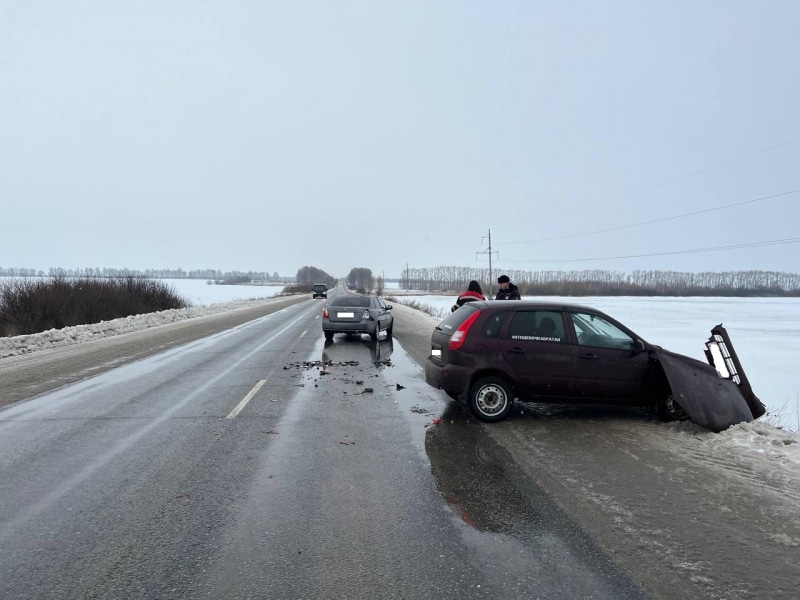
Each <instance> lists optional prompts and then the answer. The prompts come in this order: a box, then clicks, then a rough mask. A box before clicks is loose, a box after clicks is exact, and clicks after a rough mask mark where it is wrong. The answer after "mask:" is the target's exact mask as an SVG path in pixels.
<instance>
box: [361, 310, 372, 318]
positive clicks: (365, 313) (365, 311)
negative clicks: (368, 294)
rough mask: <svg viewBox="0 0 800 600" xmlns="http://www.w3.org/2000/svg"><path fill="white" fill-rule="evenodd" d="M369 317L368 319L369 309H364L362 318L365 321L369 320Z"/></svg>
mask: <svg viewBox="0 0 800 600" xmlns="http://www.w3.org/2000/svg"><path fill="white" fill-rule="evenodd" d="M369 317H370V315H369V309H368V308H367V309H365V310H364V317H363V318H365V319H369Z"/></svg>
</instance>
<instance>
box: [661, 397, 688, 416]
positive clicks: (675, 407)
mask: <svg viewBox="0 0 800 600" xmlns="http://www.w3.org/2000/svg"><path fill="white" fill-rule="evenodd" d="M664 404H666V408H667V414H668V415H669V416H670V417H671V418H673V419H675V420H678V421H680V420H682V419H685V418H686V417H687V415H686V411H685V410H683V407H682V406H681V405H680V404H678V403H677V402H675V398H674V397H673V396H672V394H670V395H669V396H668V397H667V399H666V400H665V401H664Z"/></svg>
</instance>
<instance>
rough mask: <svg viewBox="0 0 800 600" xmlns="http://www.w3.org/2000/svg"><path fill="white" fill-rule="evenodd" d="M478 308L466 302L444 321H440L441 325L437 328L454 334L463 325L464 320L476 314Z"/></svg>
mask: <svg viewBox="0 0 800 600" xmlns="http://www.w3.org/2000/svg"><path fill="white" fill-rule="evenodd" d="M476 310H478V309H477V308H473V307H472V306H470V305H469V304H465V305H464V306H462V307H461V308H459V309H458V310H457V311H455V312H451V313H450V314H449V315H448V316H447V318H446V319H445V320H444V321H442V322H441V323H439V325H437V326H436V329H440V330H441V331H444V332H445V333H450V334H452V333H453V332H454V331H455V330H456V329H458V328H459V327H460V326H461V324H462V323H463V322H464V321H466V320H467V319H469V318H470V317H471V316H472V315H473V314H475V311H476Z"/></svg>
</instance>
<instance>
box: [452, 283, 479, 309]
mask: <svg viewBox="0 0 800 600" xmlns="http://www.w3.org/2000/svg"><path fill="white" fill-rule="evenodd" d="M476 300H486V296H484V295H483V290H482V289H481V284H480V283H478V282H477V281H475V280H474V279H473V280H472V281H470V282H469V285H468V286H467V291H466V292H464V293H463V294H461V295H460V296H459V297H458V299H457V300H456V303H455V304H453V308H451V309H450V310H451V312H452V311H455V310H458V309H459V308H460V307H462V306H464V305H465V304H466V303H467V302H475V301H476Z"/></svg>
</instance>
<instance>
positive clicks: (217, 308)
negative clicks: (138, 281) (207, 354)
mask: <svg viewBox="0 0 800 600" xmlns="http://www.w3.org/2000/svg"><path fill="white" fill-rule="evenodd" d="M264 302H269V299H266V300H264V299H262V300H247V301H243V302H220V303H217V304H210V305H208V306H196V307H192V308H180V309H173V310H162V311H160V312H155V313H148V314H144V315H134V316H130V317H123V318H121V319H114V320H112V321H101V322H100V323H94V324H92V325H76V326H74V327H65V328H63V329H50V330H49V331H44V332H42V333H34V334H31V335H18V336H15V337H0V359H2V358H5V357H7V356H18V355H20V354H29V353H31V352H36V351H38V350H45V349H50V348H58V347H61V346H70V345H73V344H80V343H83V342H87V341H90V340H98V339H101V338H106V337H112V336H115V335H121V334H124V333H130V332H133V331H139V330H142V329H148V328H150V327H156V326H158V325H165V324H167V323H173V322H175V321H183V320H185V319H194V318H197V317H204V316H208V315H213V314H216V313H221V312H228V311H233V310H239V309H243V308H250V307H253V306H257V305H259V304H263V303H264Z"/></svg>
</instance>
